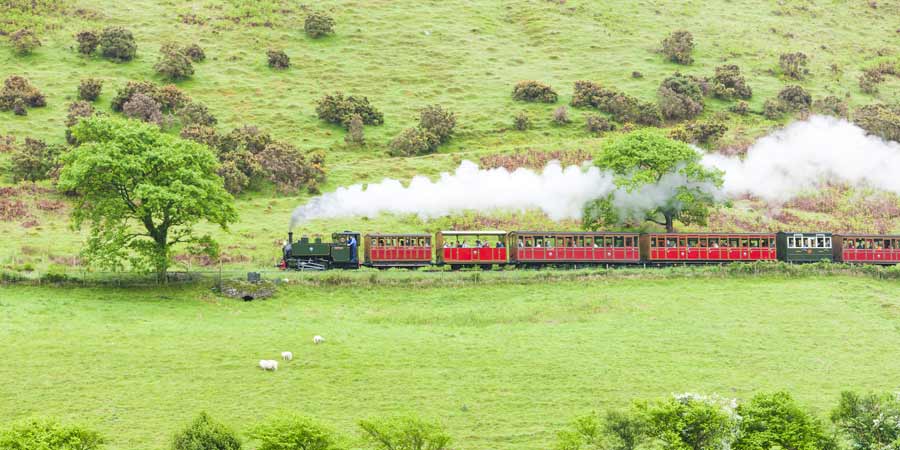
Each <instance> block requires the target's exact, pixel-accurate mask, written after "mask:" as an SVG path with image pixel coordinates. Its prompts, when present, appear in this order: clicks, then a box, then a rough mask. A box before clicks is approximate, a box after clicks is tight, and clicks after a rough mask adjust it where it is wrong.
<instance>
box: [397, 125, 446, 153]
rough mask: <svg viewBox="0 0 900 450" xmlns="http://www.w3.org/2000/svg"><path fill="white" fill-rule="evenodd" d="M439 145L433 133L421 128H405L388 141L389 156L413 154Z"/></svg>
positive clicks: (429, 151) (426, 151) (433, 148)
mask: <svg viewBox="0 0 900 450" xmlns="http://www.w3.org/2000/svg"><path fill="white" fill-rule="evenodd" d="M439 145H440V141H439V139H438V137H437V136H435V135H434V133H432V132H430V131H428V130H423V129H421V128H418V127H417V128H407V129H405V130H403V132H401V133H400V134H398V135H397V136H396V137H395V138H394V139H392V140H391V142H390V143H388V149H389V154H390V155H391V156H415V155H424V154H427V153H431V152H433V151H434V150H435V149H437V147H438V146H439Z"/></svg>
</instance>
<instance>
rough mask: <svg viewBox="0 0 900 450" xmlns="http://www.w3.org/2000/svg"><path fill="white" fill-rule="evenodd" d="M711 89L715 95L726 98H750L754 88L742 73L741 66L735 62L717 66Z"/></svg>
mask: <svg viewBox="0 0 900 450" xmlns="http://www.w3.org/2000/svg"><path fill="white" fill-rule="evenodd" d="M711 90H712V94H713V95H714V96H715V97H718V98H721V99H725V100H731V99H734V98H741V99H748V98H750V97H752V96H753V90H752V89H750V86H748V85H747V82H746V80H744V76H743V75H741V68H740V67H738V66H736V65H734V64H729V65H725V66H719V67H716V74H715V76H713V78H712V88H711Z"/></svg>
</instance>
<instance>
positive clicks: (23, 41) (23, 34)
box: [9, 28, 41, 56]
mask: <svg viewBox="0 0 900 450" xmlns="http://www.w3.org/2000/svg"><path fill="white" fill-rule="evenodd" d="M9 42H10V43H11V44H12V46H13V50H15V52H16V54H17V55H20V56H24V55H27V54H30V53H31V52H32V51H34V49H36V48H38V47H40V46H41V41H40V39H38V37H37V35H36V34H34V31H31V30H29V29H27V28H23V29H21V30H19V31H14V32H12V33H10V35H9Z"/></svg>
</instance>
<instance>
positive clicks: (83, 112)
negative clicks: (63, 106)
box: [65, 100, 96, 144]
mask: <svg viewBox="0 0 900 450" xmlns="http://www.w3.org/2000/svg"><path fill="white" fill-rule="evenodd" d="M68 111H69V112H68V114H67V115H66V122H65V124H66V141H67V142H68V143H70V144H74V143H75V142H76V141H75V136H73V135H72V131H71V128H72V127H74V126H75V125H77V124H78V122H80V121H81V119H83V118H85V117H92V116H93V115H94V114H95V113H96V111H95V110H94V105H92V104H91V103H90V102H87V101H84V100H79V101H77V102H73V103H71V104H70V105H69V109H68Z"/></svg>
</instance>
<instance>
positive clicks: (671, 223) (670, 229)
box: [663, 213, 675, 233]
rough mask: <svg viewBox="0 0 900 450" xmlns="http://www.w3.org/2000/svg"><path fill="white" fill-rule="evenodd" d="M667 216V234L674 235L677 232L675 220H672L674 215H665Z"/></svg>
mask: <svg viewBox="0 0 900 450" xmlns="http://www.w3.org/2000/svg"><path fill="white" fill-rule="evenodd" d="M663 215H664V216H666V233H674V232H675V219H673V218H672V214H669V213H664V214H663Z"/></svg>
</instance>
